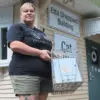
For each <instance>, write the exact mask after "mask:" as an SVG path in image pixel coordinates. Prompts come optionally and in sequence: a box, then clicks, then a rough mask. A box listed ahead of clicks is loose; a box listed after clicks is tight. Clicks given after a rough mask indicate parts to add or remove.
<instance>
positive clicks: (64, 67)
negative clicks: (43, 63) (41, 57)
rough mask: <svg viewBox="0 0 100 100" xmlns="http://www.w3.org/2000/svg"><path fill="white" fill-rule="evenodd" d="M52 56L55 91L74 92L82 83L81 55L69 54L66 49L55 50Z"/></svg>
mask: <svg viewBox="0 0 100 100" xmlns="http://www.w3.org/2000/svg"><path fill="white" fill-rule="evenodd" d="M51 56H52V80H53V89H54V92H65V91H66V92H68V91H70V92H74V91H75V90H76V89H77V88H78V87H79V86H80V85H81V84H82V77H81V73H80V70H79V67H78V64H79V61H78V60H79V59H80V57H77V58H76V57H74V56H73V55H70V56H69V55H67V54H65V53H64V50H53V51H52V55H51ZM77 62H78V63H77Z"/></svg>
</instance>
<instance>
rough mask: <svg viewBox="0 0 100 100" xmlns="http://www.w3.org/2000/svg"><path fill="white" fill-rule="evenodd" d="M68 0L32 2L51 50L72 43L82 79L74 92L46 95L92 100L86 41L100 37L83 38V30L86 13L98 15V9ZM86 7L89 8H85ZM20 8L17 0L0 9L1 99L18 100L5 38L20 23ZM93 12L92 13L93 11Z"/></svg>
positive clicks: (56, 99)
mask: <svg viewBox="0 0 100 100" xmlns="http://www.w3.org/2000/svg"><path fill="white" fill-rule="evenodd" d="M68 1H69V2H68V3H67V2H66V0H65V1H64V0H36V2H35V6H36V8H37V9H36V20H35V25H36V27H37V28H39V29H41V30H43V31H44V32H45V33H46V35H47V36H48V38H50V40H51V41H52V43H53V48H54V49H61V47H63V48H64V49H67V48H68V46H69V45H70V44H71V46H72V47H71V48H70V49H71V50H72V54H74V55H75V56H76V57H77V58H78V61H79V62H78V65H79V69H80V72H81V76H82V84H81V86H80V87H79V88H77V90H76V91H74V92H73V93H67V92H66V93H64V94H61V93H57V94H49V97H48V100H93V99H92V98H91V89H90V85H91V84H90V81H89V79H90V77H89V75H90V74H89V71H88V70H89V69H88V60H87V58H88V57H87V54H88V53H87V52H88V51H87V50H88V49H87V46H88V43H87V39H89V40H95V42H97V43H99V42H98V41H99V35H98V36H97V35H96V36H95V38H94V37H88V36H87V35H86V36H85V35H84V34H87V33H86V31H85V30H84V25H85V24H84V22H86V20H84V17H85V18H86V16H87V14H89V13H91V9H92V10H93V9H94V10H96V11H97V15H96V16H99V10H100V9H99V8H98V7H97V6H96V5H95V4H93V3H92V2H91V1H92V0H91V1H88V0H84V1H83V0H81V1H77V0H75V1H74V0H73V1H72V2H71V0H68ZM85 4H86V5H85ZM89 4H90V5H91V6H90V7H89V8H88V6H89ZM20 5H21V4H20V1H18V2H16V3H13V4H12V5H9V6H6V7H4V5H2V7H1V8H0V13H1V14H0V28H1V32H0V33H1V35H0V40H1V41H0V48H1V49H0V100H19V98H16V97H15V95H14V90H13V88H12V85H11V81H10V77H9V74H8V65H9V61H10V59H11V55H12V52H11V50H9V48H7V46H6V45H7V44H6V42H5V36H6V32H7V29H9V26H10V25H11V24H13V23H17V22H19V21H20V20H19V9H20ZM84 5H85V6H84ZM86 9H87V10H86ZM92 13H93V14H94V12H92ZM89 17H90V16H89ZM86 25H87V24H86ZM86 25H85V28H86ZM57 35H59V37H60V39H61V40H58V41H62V40H63V39H65V44H64V45H63V46H61V44H59V43H60V42H59V43H58V41H57ZM90 36H91V35H90ZM96 40H97V41H96ZM73 41H74V42H73ZM57 43H58V44H57ZM93 43H94V42H93ZM56 45H57V46H56ZM65 45H66V46H65ZM89 45H90V44H89ZM68 50H69V48H68ZM69 55H70V54H69ZM93 57H94V56H93ZM91 66H92V65H91ZM91 68H92V67H91ZM91 86H93V85H91ZM92 91H93V90H92ZM98 98H99V97H98Z"/></svg>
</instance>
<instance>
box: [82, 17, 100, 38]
mask: <svg viewBox="0 0 100 100" xmlns="http://www.w3.org/2000/svg"><path fill="white" fill-rule="evenodd" d="M97 34H100V17H97V18H90V19H85V20H84V37H89V36H94V35H97Z"/></svg>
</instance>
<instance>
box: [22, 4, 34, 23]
mask: <svg viewBox="0 0 100 100" xmlns="http://www.w3.org/2000/svg"><path fill="white" fill-rule="evenodd" d="M20 18H21V21H22V22H24V23H27V24H33V23H34V20H35V9H34V8H33V7H32V6H31V5H29V4H26V5H23V6H22V7H21V9H20Z"/></svg>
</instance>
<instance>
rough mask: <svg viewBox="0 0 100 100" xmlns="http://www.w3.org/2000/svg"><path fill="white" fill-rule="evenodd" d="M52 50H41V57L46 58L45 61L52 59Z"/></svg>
mask: <svg viewBox="0 0 100 100" xmlns="http://www.w3.org/2000/svg"><path fill="white" fill-rule="evenodd" d="M50 55H51V52H50V51H48V50H41V53H40V58H41V59H43V60H45V61H50V60H51V57H50Z"/></svg>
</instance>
